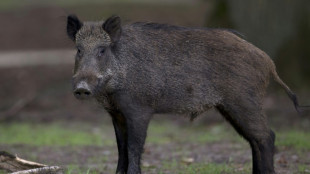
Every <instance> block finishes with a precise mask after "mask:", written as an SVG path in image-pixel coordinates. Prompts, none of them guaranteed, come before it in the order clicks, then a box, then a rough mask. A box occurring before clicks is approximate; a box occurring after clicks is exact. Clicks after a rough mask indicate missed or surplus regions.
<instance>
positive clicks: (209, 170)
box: [159, 160, 251, 174]
mask: <svg viewBox="0 0 310 174" xmlns="http://www.w3.org/2000/svg"><path fill="white" fill-rule="evenodd" d="M166 171H170V172H173V173H177V174H197V173H199V174H246V173H250V172H251V165H248V164H247V165H244V166H233V165H230V164H217V163H208V164H201V163H196V164H190V165H186V164H182V163H177V162H176V161H175V160H173V161H170V162H168V161H166V162H164V163H163V167H162V169H161V171H160V172H159V174H163V173H166Z"/></svg>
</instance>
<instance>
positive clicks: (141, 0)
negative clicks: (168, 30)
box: [0, 0, 310, 173]
mask: <svg viewBox="0 0 310 174" xmlns="http://www.w3.org/2000/svg"><path fill="white" fill-rule="evenodd" d="M72 13H74V14H77V15H78V16H79V18H80V19H82V20H104V19H106V18H107V17H109V16H110V15H114V14H117V15H119V16H120V17H121V18H122V20H123V24H124V25H125V24H130V23H131V22H135V21H152V22H158V23H169V24H175V25H181V26H187V27H215V28H232V29H234V30H237V31H238V32H240V33H241V34H242V35H244V37H245V39H246V40H248V41H249V42H251V43H253V44H254V45H256V46H257V47H259V48H261V49H262V50H264V51H265V52H266V53H267V54H268V55H270V57H271V58H272V59H273V60H274V61H275V64H276V66H277V69H278V73H279V75H280V77H281V78H282V79H283V80H284V81H285V82H286V83H287V84H288V85H289V86H290V87H291V89H293V91H295V92H296V94H297V95H298V96H299V97H300V103H305V104H310V99H309V97H310V90H309V89H310V1H309V0H246V1H245V0H75V1H74V0H66V1H63V0H53V1H48V0H25V1H19V0H1V1H0V22H1V27H0V151H1V150H7V151H11V152H14V154H15V153H20V154H23V153H24V152H25V148H26V149H27V151H29V149H32V150H33V151H35V152H32V153H30V152H28V153H26V154H24V155H25V156H26V157H28V158H31V159H33V160H40V161H43V162H46V163H50V162H55V159H58V160H59V161H58V162H59V163H60V162H61V163H64V165H65V166H68V165H71V164H75V165H77V166H81V163H82V162H83V163H85V160H86V159H84V160H81V161H82V162H81V161H80V160H72V158H81V156H82V157H85V154H81V156H78V157H77V156H74V155H73V156H74V157H72V154H74V153H76V152H75V151H74V150H73V152H72V149H70V150H71V151H70V150H69V152H68V151H66V150H68V149H65V148H64V149H63V148H62V149H61V151H65V152H64V154H66V155H67V156H69V157H68V159H64V161H61V159H63V157H64V156H61V154H60V153H59V152H58V153H56V151H57V150H55V149H53V148H50V146H51V145H53V144H56V145H70V146H74V145H76V144H75V143H76V142H71V141H70V138H72V136H73V135H71V134H68V136H69V137H66V140H67V141H68V143H64V144H61V143H60V144H57V142H58V143H59V142H61V141H60V140H59V139H57V138H56V139H55V140H54V141H52V142H49V140H46V139H48V137H53V136H52V135H50V134H48V133H47V134H44V136H46V137H45V138H46V139H44V140H43V143H42V142H38V143H37V144H36V143H34V144H32V143H33V142H32V141H31V140H30V141H29V142H28V141H27V140H24V139H18V138H16V139H14V137H18V136H17V135H18V134H19V133H20V132H19V131H23V132H24V133H25V132H26V134H25V135H23V134H22V135H21V136H24V137H25V136H26V137H27V136H28V135H29V134H34V135H31V136H32V137H36V135H35V134H37V133H38V132H39V133H40V131H42V130H41V128H40V127H39V128H38V130H37V131H36V132H31V131H30V132H28V133H27V131H29V130H28V129H27V128H30V129H32V126H33V123H40V124H47V125H53V124H54V123H55V122H56V123H57V125H56V127H57V130H58V129H61V128H60V127H64V125H65V127H69V129H70V128H72V129H73V130H74V131H77V128H79V129H81V130H85V131H86V132H88V131H89V130H91V131H90V132H88V133H90V134H95V135H97V133H98V129H99V130H101V127H102V126H103V125H104V126H106V127H108V128H109V131H107V132H108V133H109V134H107V132H105V134H104V135H102V134H100V133H98V136H99V137H100V138H99V140H98V141H103V142H106V141H107V139H109V141H108V143H106V144H105V143H103V144H102V143H97V140H96V141H95V140H94V141H95V142H96V143H97V144H96V143H95V144H92V143H86V144H83V143H82V145H86V146H87V147H89V146H96V147H97V146H99V147H100V148H97V149H96V148H95V150H94V152H93V154H92V155H93V156H95V155H96V153H97V152H98V151H99V152H101V153H105V152H106V151H105V150H106V149H104V148H103V147H102V146H103V145H106V146H108V147H110V146H111V148H110V149H109V150H110V151H112V154H111V155H110V156H113V158H114V159H113V160H114V161H113V160H112V162H110V163H111V165H112V167H109V166H108V167H107V168H106V169H104V170H113V168H114V167H115V164H114V163H115V162H116V156H117V152H116V148H115V142H114V137H113V136H114V135H113V128H112V124H111V123H110V120H109V118H108V116H105V115H106V113H105V112H104V111H103V110H102V108H100V107H99V106H97V105H94V104H93V103H90V102H80V101H77V100H76V99H75V98H74V97H73V95H72V92H71V82H70V81H71V75H72V69H73V62H74V54H75V51H74V44H73V43H72V42H71V40H69V39H68V38H67V36H66V30H65V27H66V16H67V15H68V14H72ZM271 84H272V85H271V86H272V87H271V88H270V89H269V92H268V94H267V96H266V100H265V108H266V111H267V115H269V116H270V123H271V125H272V127H274V128H275V129H279V130H284V131H287V130H288V131H289V130H290V129H294V131H295V128H298V131H301V133H300V132H297V133H296V132H295V133H296V134H297V135H296V136H300V135H302V137H301V138H300V139H301V140H300V141H302V139H304V141H302V142H301V144H302V143H304V142H306V143H308V144H306V145H305V147H303V146H302V147H303V148H301V150H302V152H303V153H304V154H303V155H304V156H302V155H301V156H298V157H299V158H298V160H296V164H299V163H301V164H300V165H301V167H300V166H299V167H296V166H295V167H294V163H293V164H287V163H285V162H283V159H282V158H285V159H284V160H289V159H295V157H292V154H293V155H296V154H295V150H296V149H294V148H293V150H291V149H290V150H291V151H290V150H288V151H285V152H287V153H285V154H281V155H282V156H281V155H280V156H279V155H278V157H277V159H278V160H280V164H278V165H277V168H278V169H279V171H282V172H280V173H285V172H286V171H288V173H292V171H293V173H294V172H296V171H297V172H298V171H300V170H301V171H306V170H308V169H309V166H310V161H309V159H310V152H309V151H310V144H309V139H308V140H305V139H306V138H310V134H309V130H310V121H309V120H310V119H309V117H308V116H309V113H310V112H309V111H305V112H304V113H303V114H302V115H303V116H301V117H300V116H298V114H297V113H296V112H295V110H294V107H293V104H292V103H291V101H289V99H288V97H287V96H286V95H285V93H284V91H283V90H282V89H281V88H280V87H279V86H277V85H275V84H274V83H271ZM207 115H208V116H207V117H200V118H198V120H197V121H196V122H194V123H188V121H187V118H180V120H178V119H177V120H178V121H175V118H176V117H177V116H171V117H167V116H158V117H156V118H155V124H154V125H153V129H152V130H154V131H155V132H156V130H157V129H159V132H161V131H160V130H166V128H165V127H159V128H158V127H156V125H157V124H161V121H163V120H165V121H167V122H172V124H175V125H177V126H176V127H175V129H174V130H171V132H169V130H168V132H169V133H170V134H169V135H167V134H165V133H164V131H163V132H161V133H162V134H161V133H158V135H159V136H162V137H166V138H167V137H171V136H172V137H174V136H178V134H177V132H182V130H183V129H182V128H183V127H187V126H186V125H187V124H190V125H195V126H198V127H199V128H200V127H204V125H208V126H207V127H208V128H206V129H207V130H208V129H209V128H210V127H212V126H213V125H214V124H213V123H216V124H220V125H222V124H224V125H225V126H224V127H225V128H222V126H220V130H222V131H219V132H216V131H215V134H212V135H211V136H218V135H217V133H223V132H226V130H229V131H230V130H232V129H231V128H226V126H227V124H226V123H224V120H223V119H222V118H221V117H220V116H219V114H217V113H216V112H215V111H211V112H210V113H209V114H207ZM81 122H83V123H89V127H91V128H84V126H82V125H81ZM16 124H21V125H22V126H20V125H18V126H16V127H15V125H16ZM8 125H9V126H8ZM59 125H60V127H58V126H59ZM68 125H69V126H68ZM27 126H28V127H27ZM53 126H54V125H53ZM157 126H158V125H157ZM1 127H2V128H1ZM20 127H22V128H23V130H19V129H20ZM47 127H48V126H47ZM80 127H82V128H80ZM86 127H87V126H86ZM168 127H169V126H168ZM227 127H229V126H227ZM43 128H44V127H43ZM43 128H42V129H43ZM53 128H54V127H52V128H50V129H49V128H48V130H51V131H53V130H54V129H53ZM97 128H98V129H97ZM190 129H191V128H190ZM299 129H300V130H299ZM104 130H106V129H104ZM102 131H103V130H101V133H102ZM157 131H158V130H157ZM192 131H193V134H195V131H196V129H194V128H193V130H192ZM94 132H95V133H94ZM99 132H100V131H99ZM305 132H306V133H305ZM183 133H184V132H183ZM151 134H152V133H151ZM156 135H157V134H156V133H155V135H154V136H156ZM234 135H235V134H234ZM38 136H39V137H41V136H40V135H38ZM86 136H90V135H86ZM104 136H106V137H104ZM179 136H180V135H179ZM296 136H294V134H293V137H296ZM56 137H57V136H56ZM224 137H225V136H224ZM19 138H20V137H19ZM41 138H42V137H41ZM76 138H77V139H78V137H76ZM226 138H227V137H226ZM38 139H40V138H38ZM159 139H160V138H159ZM171 139H173V138H171ZM280 139H281V136H280ZM110 140H111V142H110ZM169 140H170V139H169ZM85 141H87V140H85ZM89 141H93V140H89ZM150 141H151V142H153V143H155V144H156V143H158V144H161V142H162V140H158V141H156V140H154V141H152V140H150ZM180 141H182V140H180ZM193 141H195V140H193ZM296 141H298V140H292V143H293V144H294V142H296ZM70 142H71V143H72V144H70ZM77 142H78V141H77ZM212 142H213V141H212ZM215 142H218V143H219V144H221V141H220V140H217V141H215ZM171 143H172V142H171ZM187 143H188V144H190V142H187ZM77 144H79V143H77ZM151 144H152V143H151ZM168 144H169V143H168ZM18 145H22V146H18ZM79 145H81V144H79ZM174 145H176V144H174ZM181 145H182V143H181ZM281 145H282V146H281ZM285 145H286V144H285V143H284V144H281V141H280V144H279V146H280V147H283V148H284V147H286V146H285ZM37 146H43V148H46V147H49V148H48V149H44V150H45V151H46V150H47V151H51V152H52V153H56V154H57V155H59V156H57V155H54V156H53V155H52V156H48V157H42V156H41V155H42V154H43V151H44V150H42V149H41V150H40V151H39V152H38V151H36V150H34V149H33V147H37ZM150 146H152V145H150ZM292 146H293V147H294V145H292ZM112 147H114V148H112ZM186 147H187V146H186ZM245 147H247V146H245ZM83 148H84V146H83ZM191 148H192V147H189V149H191ZM223 148H224V149H225V148H226V147H223ZM93 149H94V148H93ZM198 149H199V148H198ZM240 149H241V148H240ZM240 149H239V150H240ZM96 150H97V151H96ZM235 150H236V149H235ZM282 150H283V149H282ZM164 151H165V150H164ZM166 151H171V149H170V150H167V149H166ZM220 151H221V150H220ZM236 151H238V148H237V150H236ZM90 152H91V150H90ZM196 152H197V154H196V155H198V156H199V154H204V153H203V152H201V151H198V150H197V151H196ZM223 152H224V151H223ZM149 153H151V152H149ZM193 153H194V152H193ZM229 153H232V151H230V152H229ZM229 153H228V154H225V155H226V156H225V155H224V154H223V155H224V157H222V158H223V159H225V158H230V157H229ZM296 153H297V152H296ZM186 154H187V153H186ZM206 154H208V153H207V151H206ZM70 155H71V156H70ZM83 155H84V156H83ZM148 155H149V156H147V157H146V159H148V158H149V159H152V160H154V158H156V157H154V156H152V154H151V155H150V154H148ZM192 155H193V154H192ZM227 155H228V156H227ZM86 156H87V155H86ZM90 156H91V155H90ZM90 156H87V157H85V158H87V160H86V161H87V162H89V161H88V160H89V158H91V157H90ZM185 156H186V155H185ZM194 156H195V155H194ZM241 156H242V155H241ZM244 156H245V157H244V158H242V157H239V158H241V159H243V161H242V160H241V162H240V160H239V161H238V159H239V158H238V157H236V159H237V160H236V161H238V164H239V163H240V164H244V163H248V162H249V161H250V159H249V156H250V153H249V151H245V152H244ZM283 156H284V157H283ZM70 157H71V158H70ZM111 158H112V157H111ZM163 158H164V157H163ZM171 158H174V157H173V156H172V157H167V158H166V159H171ZM160 159H161V158H160ZM164 159H165V158H164ZM101 160H102V159H101ZM161 160H162V159H161ZM195 160H197V161H198V162H205V161H204V160H203V159H200V157H196V158H195ZM210 160H211V162H214V159H213V158H212V157H210ZM281 160H282V161H281ZM93 161H94V160H93V159H92V162H89V163H91V164H93V163H94V162H93ZM206 161H208V160H206ZM219 161H221V160H219ZM290 162H291V161H290ZM55 163H56V164H57V161H56V162H55ZM107 163H108V162H107ZM149 163H152V162H149ZM158 163H160V162H158ZM222 163H228V162H227V160H222ZM283 163H285V165H284V166H283ZM151 165H152V164H151ZM153 165H156V166H157V165H161V166H164V164H162V163H160V164H156V163H155V164H153ZM291 165H293V167H292V166H291ZM89 166H91V165H88V166H83V167H84V168H86V169H88V168H89ZM98 166H100V165H99V164H98ZM93 167H94V166H93ZM96 167H97V166H95V168H96ZM77 168H79V167H77ZM154 168H155V169H154V173H158V170H157V169H158V168H156V167H154ZM176 168H182V167H176ZM198 168H199V167H198ZM220 168H221V167H220ZM233 168H235V166H234V167H233ZM98 170H99V171H102V170H103V169H98ZM145 170H150V171H151V169H145ZM193 170H194V169H193ZM208 170H209V169H208ZM244 170H245V172H246V170H247V169H244ZM290 170H291V171H290ZM150 171H149V173H152V172H150ZM152 171H153V169H152ZM167 171H168V172H167V173H169V169H167ZM308 171H310V169H309V170H308ZM174 172H175V171H174ZM0 173H1V171H0ZM82 173H83V172H82ZM108 173H109V172H108ZM163 173H165V171H163ZM170 173H171V170H170ZM237 173H238V172H237ZM239 173H240V171H239Z"/></svg>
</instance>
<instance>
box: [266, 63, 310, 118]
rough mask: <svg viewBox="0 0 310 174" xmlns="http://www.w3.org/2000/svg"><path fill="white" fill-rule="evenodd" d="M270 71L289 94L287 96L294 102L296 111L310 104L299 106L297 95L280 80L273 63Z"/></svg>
mask: <svg viewBox="0 0 310 174" xmlns="http://www.w3.org/2000/svg"><path fill="white" fill-rule="evenodd" d="M271 73H272V76H273V79H274V80H275V81H276V82H277V83H278V84H279V85H281V86H282V88H284V90H285V92H286V93H287V95H288V96H289V98H290V99H291V100H292V101H293V103H294V106H295V109H296V111H297V112H298V113H301V110H300V108H303V107H310V106H300V105H299V103H298V99H297V96H296V94H294V93H293V91H292V90H291V89H290V88H289V87H288V86H287V85H286V84H285V83H284V82H283V81H282V79H281V78H280V77H279V75H278V73H277V71H276V68H275V65H274V64H273V67H272V69H271Z"/></svg>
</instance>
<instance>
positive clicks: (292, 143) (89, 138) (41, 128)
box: [0, 122, 310, 150]
mask: <svg viewBox="0 0 310 174" xmlns="http://www.w3.org/2000/svg"><path fill="white" fill-rule="evenodd" d="M94 130H95V131H94ZM0 132H1V134H0V143H1V144H26V145H37V146H42V145H53V146H66V145H97V146H102V145H108V146H112V145H115V137H114V133H113V127H112V125H111V124H106V125H103V126H102V127H101V126H100V127H94V126H93V125H91V124H82V123H78V124H76V123H75V125H70V126H68V125H66V124H64V123H63V124H60V123H50V124H42V123H10V124H4V123H1V124H0ZM276 137H277V138H276V145H277V146H280V147H281V146H284V147H290V148H294V149H297V150H310V141H309V140H310V133H309V132H305V131H302V130H297V129H294V130H285V131H284V130H282V131H276ZM217 141H230V142H237V143H243V142H244V143H245V141H244V140H243V139H242V138H240V136H239V135H238V134H237V133H236V132H235V131H234V130H233V129H232V128H231V127H230V126H229V125H228V124H216V125H214V126H208V127H202V126H195V125H191V124H188V125H185V126H184V125H183V126H181V125H178V124H173V123H170V122H151V124H150V127H149V130H148V138H147V143H150V144H169V143H182V142H193V143H212V142H217Z"/></svg>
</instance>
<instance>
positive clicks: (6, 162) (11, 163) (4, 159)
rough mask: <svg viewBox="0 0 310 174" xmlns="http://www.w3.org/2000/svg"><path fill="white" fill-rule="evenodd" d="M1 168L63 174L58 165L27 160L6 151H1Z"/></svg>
mask: <svg viewBox="0 0 310 174" xmlns="http://www.w3.org/2000/svg"><path fill="white" fill-rule="evenodd" d="M0 169H4V170H6V171H9V172H14V173H13V174H47V173H48V174H62V169H61V168H60V167H58V166H47V165H45V164H40V163H36V162H33V161H27V160H24V159H21V158H18V157H16V156H14V155H12V154H10V153H8V152H4V151H0Z"/></svg>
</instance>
